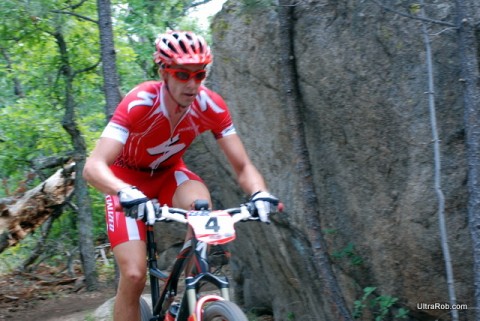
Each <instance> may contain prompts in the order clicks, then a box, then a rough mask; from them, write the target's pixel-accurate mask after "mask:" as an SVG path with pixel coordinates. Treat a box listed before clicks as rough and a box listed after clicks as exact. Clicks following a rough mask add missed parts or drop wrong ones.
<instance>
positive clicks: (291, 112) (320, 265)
mask: <svg viewBox="0 0 480 321" xmlns="http://www.w3.org/2000/svg"><path fill="white" fill-rule="evenodd" d="M292 2H295V1H289V0H279V20H280V21H279V24H280V26H279V27H280V30H279V33H280V34H281V35H282V36H281V37H280V39H281V40H280V41H281V42H280V48H281V50H280V56H281V57H280V59H281V62H280V65H281V66H282V70H283V72H282V76H281V78H282V79H281V81H282V84H283V87H282V88H281V90H282V91H283V93H284V95H285V97H284V105H285V106H286V108H287V115H288V117H287V119H289V120H290V123H289V124H288V126H289V132H290V133H291V136H292V139H293V147H294V153H295V155H297V164H296V170H297V171H298V172H299V175H300V176H301V177H302V185H301V187H300V188H301V192H302V196H303V201H304V204H305V207H306V209H308V210H306V211H305V213H304V215H305V220H306V222H307V224H306V229H307V231H306V232H307V237H308V240H309V242H310V243H311V245H312V251H313V254H314V257H313V260H314V264H315V267H316V269H317V270H318V272H319V275H320V276H321V278H322V281H323V282H324V283H325V292H324V293H323V294H325V295H326V296H327V297H328V300H329V301H330V302H331V303H332V312H333V315H335V320H353V319H352V317H351V315H350V312H349V310H348V308H347V305H346V303H345V298H344V297H343V294H342V291H341V289H340V286H339V284H338V281H337V278H336V276H335V273H334V271H333V269H332V263H331V261H330V258H329V256H328V252H327V247H326V242H325V240H324V237H323V235H322V232H321V227H320V222H319V220H318V217H319V206H318V199H317V195H316V193H315V187H314V182H313V180H312V177H313V175H312V170H311V164H310V158H309V153H308V149H307V144H306V139H305V132H304V131H303V123H304V122H303V111H302V107H303V102H302V98H301V95H300V90H299V88H298V80H297V72H296V67H295V52H294V44H293V34H292V30H293V22H292V20H293V10H294V4H293V3H292Z"/></svg>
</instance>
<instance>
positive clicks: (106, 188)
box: [83, 31, 278, 321]
mask: <svg viewBox="0 0 480 321" xmlns="http://www.w3.org/2000/svg"><path fill="white" fill-rule="evenodd" d="M155 47H156V51H155V53H154V61H155V63H156V64H157V65H158V72H159V75H160V76H161V78H162V81H146V82H144V83H141V84H139V85H138V86H136V87H135V88H133V89H132V90H131V91H130V92H129V93H128V94H127V95H126V96H125V97H124V99H123V100H122V101H121V102H120V104H119V105H118V107H117V109H116V110H115V113H114V115H113V117H112V119H111V120H110V122H109V123H108V124H107V126H106V128H105V129H104V131H103V133H102V135H101V137H100V139H99V140H98V142H97V145H96V147H95V148H94V150H93V151H92V153H91V155H90V157H89V158H88V159H87V162H86V164H85V169H84V172H83V175H84V178H85V179H86V180H87V181H88V182H89V183H90V184H91V185H92V186H94V187H95V188H97V189H98V190H100V191H101V192H103V193H105V195H106V196H105V200H106V220H107V230H108V236H109V239H110V243H111V246H112V248H113V253H114V255H115V258H116V260H117V263H118V266H119V270H120V281H119V286H118V291H117V296H116V299H115V307H114V320H115V321H123V320H124V321H135V320H140V315H139V297H140V295H141V293H142V291H143V289H144V286H145V281H146V260H145V257H146V249H145V235H146V232H145V231H146V228H145V221H146V222H147V224H148V223H150V224H153V222H154V221H155V211H154V206H153V204H152V201H151V199H158V201H159V203H160V204H161V205H163V204H167V205H169V206H173V207H179V208H184V209H190V208H191V206H192V204H193V202H194V201H195V200H197V199H204V200H208V201H209V203H210V206H211V198H210V193H209V191H208V189H207V187H206V185H205V184H204V182H203V181H202V179H201V178H200V177H199V176H198V175H196V174H195V173H193V172H192V171H190V170H189V169H188V168H187V166H186V165H185V163H184V161H183V159H182V155H183V154H184V152H185V150H186V149H187V148H188V146H189V145H190V144H191V143H192V141H193V140H194V139H195V137H197V136H198V135H200V134H201V133H202V132H205V131H211V132H212V133H213V135H214V136H215V138H216V140H217V142H218V144H219V146H220V149H221V150H222V151H223V153H224V154H225V155H226V158H227V159H228V161H229V162H230V164H231V166H232V168H233V170H234V172H235V173H236V177H237V181H238V184H239V185H240V187H241V188H242V189H243V191H244V192H246V193H248V194H249V195H252V196H251V200H252V201H253V202H254V203H255V204H256V207H257V210H258V214H259V216H260V219H262V220H264V221H267V220H268V213H269V212H270V206H271V204H276V203H278V199H277V198H276V197H274V196H272V195H271V194H270V193H269V192H268V190H267V186H266V184H265V181H264V179H263V177H262V175H261V174H260V173H259V171H258V170H257V169H256V167H255V166H254V165H253V164H252V162H251V160H250V158H249V157H248V155H247V152H246V150H245V148H244V145H243V143H242V141H241V140H240V138H239V136H238V134H237V133H236V131H235V127H234V125H233V123H232V119H231V117H230V113H229V110H228V107H227V105H226V103H225V101H224V100H223V98H222V97H221V96H220V95H218V94H217V93H215V92H213V91H211V90H210V89H208V88H206V87H205V86H203V85H202V81H203V80H204V79H205V78H206V75H207V71H206V70H205V68H206V66H207V65H208V64H209V63H211V62H212V54H211V52H210V47H209V46H208V44H207V43H206V42H205V40H204V38H203V37H201V36H199V35H196V34H194V33H192V32H185V31H170V32H166V33H165V34H161V35H159V37H158V38H157V40H156V42H155ZM122 209H123V211H122ZM187 237H188V235H187Z"/></svg>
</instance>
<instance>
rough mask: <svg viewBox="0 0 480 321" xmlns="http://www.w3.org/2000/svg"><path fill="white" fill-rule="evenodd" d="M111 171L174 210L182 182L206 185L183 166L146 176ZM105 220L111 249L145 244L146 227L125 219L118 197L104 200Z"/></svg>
mask: <svg viewBox="0 0 480 321" xmlns="http://www.w3.org/2000/svg"><path fill="white" fill-rule="evenodd" d="M110 168H111V169H112V171H113V173H114V174H115V176H117V177H118V178H120V179H121V180H123V181H124V182H126V183H128V184H131V185H133V186H136V187H137V188H138V189H139V190H140V191H142V192H143V193H144V194H145V195H146V196H147V197H149V198H156V199H158V201H159V202H160V204H162V205H164V204H167V205H168V206H172V199H173V194H174V193H175V191H176V189H177V187H178V186H180V185H181V184H182V183H183V182H185V181H188V180H196V181H200V182H203V181H202V179H201V178H200V177H199V176H198V175H197V174H195V173H193V172H192V171H190V170H189V169H188V168H187V167H186V165H185V164H184V163H183V162H179V163H178V164H177V165H174V166H171V167H169V168H167V169H165V170H161V171H158V172H143V171H138V170H133V169H128V168H123V167H118V166H111V167H110ZM105 219H106V223H107V233H108V238H109V240H110V245H111V247H112V248H114V247H115V246H117V245H118V244H121V243H124V242H127V241H132V240H143V241H145V239H146V227H145V223H144V222H143V221H137V220H136V219H133V218H131V217H126V216H125V215H124V214H123V210H122V206H121V205H120V201H119V200H118V197H117V195H106V196H105Z"/></svg>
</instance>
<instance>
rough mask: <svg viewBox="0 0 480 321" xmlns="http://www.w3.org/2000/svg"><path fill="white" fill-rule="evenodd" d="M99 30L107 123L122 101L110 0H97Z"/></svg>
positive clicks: (117, 272) (116, 273)
mask: <svg viewBox="0 0 480 321" xmlns="http://www.w3.org/2000/svg"><path fill="white" fill-rule="evenodd" d="M97 10H98V21H99V24H98V28H99V33H100V48H101V54H102V65H103V84H104V85H103V91H104V94H105V100H106V105H105V116H106V118H107V121H108V120H110V118H112V115H113V112H114V111H115V109H116V108H117V105H118V104H119V103H120V100H121V99H122V97H121V93H120V90H119V87H120V85H119V81H118V78H119V77H118V73H117V61H116V54H115V43H114V40H113V39H114V38H113V30H112V16H111V4H110V0H97ZM114 267H115V283H116V287H117V288H118V282H119V279H120V271H119V269H118V264H117V261H116V260H115V261H114Z"/></svg>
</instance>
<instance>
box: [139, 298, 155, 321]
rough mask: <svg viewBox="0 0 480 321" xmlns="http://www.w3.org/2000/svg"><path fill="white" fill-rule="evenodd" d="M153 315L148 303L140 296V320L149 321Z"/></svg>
mask: <svg viewBox="0 0 480 321" xmlns="http://www.w3.org/2000/svg"><path fill="white" fill-rule="evenodd" d="M152 317H153V315H152V310H151V308H150V305H149V304H148V303H147V301H145V299H144V298H142V297H141V298H140V319H141V320H142V321H150V319H151V318H152Z"/></svg>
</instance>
